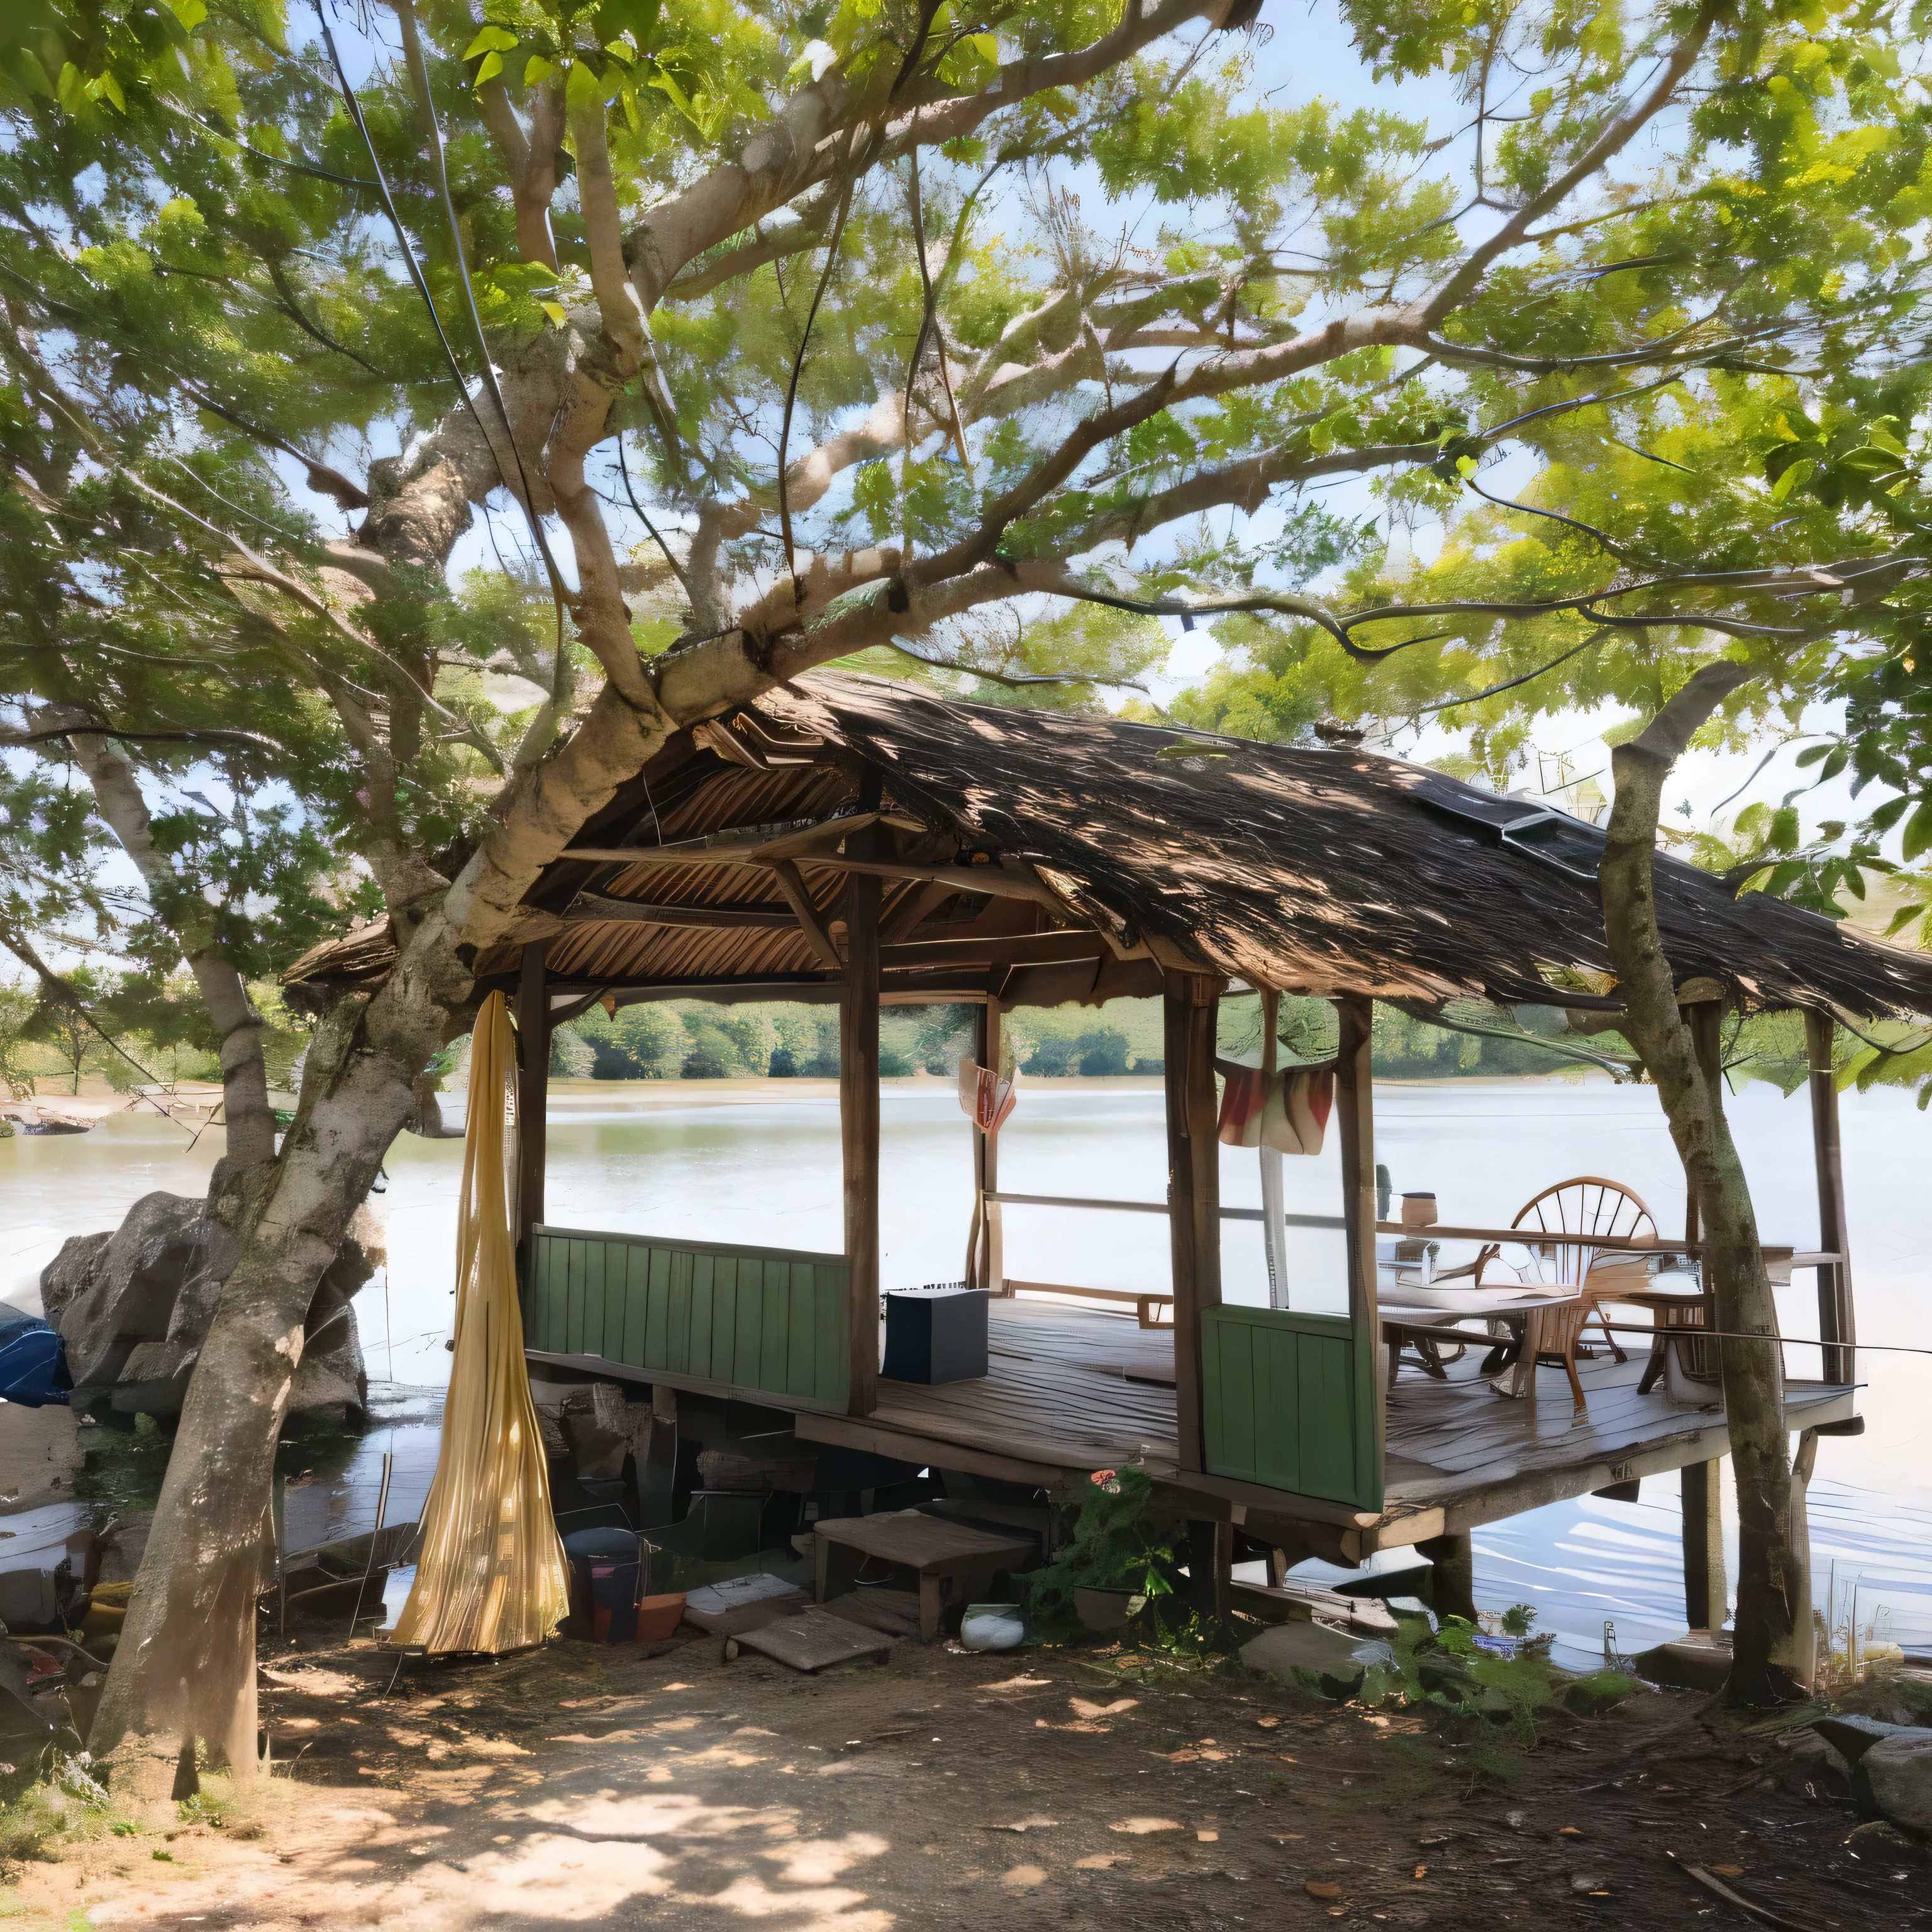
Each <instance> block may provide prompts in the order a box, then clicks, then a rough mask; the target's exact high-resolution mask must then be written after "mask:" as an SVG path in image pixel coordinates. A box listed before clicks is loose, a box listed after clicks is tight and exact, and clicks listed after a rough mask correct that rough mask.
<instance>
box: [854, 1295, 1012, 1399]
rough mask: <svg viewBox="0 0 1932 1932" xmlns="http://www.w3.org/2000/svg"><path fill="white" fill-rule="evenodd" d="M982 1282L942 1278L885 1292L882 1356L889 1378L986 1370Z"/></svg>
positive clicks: (956, 1378) (956, 1377)
mask: <svg viewBox="0 0 1932 1932" xmlns="http://www.w3.org/2000/svg"><path fill="white" fill-rule="evenodd" d="M988 1299H989V1297H988V1295H987V1292H986V1289H983V1288H967V1287H965V1286H963V1285H959V1284H954V1283H948V1284H946V1285H944V1286H941V1287H938V1288H903V1289H892V1291H891V1292H889V1294H888V1295H886V1361H885V1366H884V1367H883V1368H882V1369H881V1370H880V1371H879V1373H880V1374H881V1375H882V1376H884V1377H885V1378H886V1380H887V1381H889V1382H928V1383H931V1382H968V1381H971V1379H973V1378H974V1377H975V1376H983V1375H984V1374H985V1373H986V1303H987V1301H988Z"/></svg>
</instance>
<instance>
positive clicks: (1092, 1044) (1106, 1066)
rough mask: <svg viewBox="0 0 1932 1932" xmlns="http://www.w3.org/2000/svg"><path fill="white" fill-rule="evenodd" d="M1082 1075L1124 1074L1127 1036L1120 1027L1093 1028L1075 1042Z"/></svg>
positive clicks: (1125, 1069)
mask: <svg viewBox="0 0 1932 1932" xmlns="http://www.w3.org/2000/svg"><path fill="white" fill-rule="evenodd" d="M1073 1046H1074V1051H1075V1052H1076V1053H1078V1054H1079V1056H1080V1070H1081V1072H1082V1073H1097V1074H1107V1073H1126V1071H1127V1035H1126V1034H1124V1033H1123V1032H1121V1030H1120V1028H1118V1027H1092V1028H1089V1029H1088V1031H1086V1032H1085V1033H1083V1034H1082V1035H1081V1036H1080V1037H1079V1039H1078V1040H1076V1041H1075V1042H1074V1043H1073Z"/></svg>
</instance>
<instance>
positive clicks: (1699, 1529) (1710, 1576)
mask: <svg viewBox="0 0 1932 1932" xmlns="http://www.w3.org/2000/svg"><path fill="white" fill-rule="evenodd" d="M1723 1471H1724V1463H1723V1461H1722V1460H1718V1461H1716V1462H1714V1463H1686V1464H1685V1466H1684V1467H1683V1468H1682V1469H1680V1470H1679V1472H1678V1479H1679V1482H1680V1483H1681V1484H1682V1487H1683V1492H1684V1617H1685V1622H1687V1623H1688V1625H1690V1627H1691V1629H1693V1630H1722V1629H1723V1628H1724V1613H1725V1610H1726V1609H1727V1607H1728V1606H1729V1604H1730V1583H1729V1582H1728V1581H1727V1579H1726V1577H1725V1575H1724V1487H1723V1484H1722V1483H1721V1481H1720V1480H1719V1478H1721V1475H1722V1474H1723Z"/></svg>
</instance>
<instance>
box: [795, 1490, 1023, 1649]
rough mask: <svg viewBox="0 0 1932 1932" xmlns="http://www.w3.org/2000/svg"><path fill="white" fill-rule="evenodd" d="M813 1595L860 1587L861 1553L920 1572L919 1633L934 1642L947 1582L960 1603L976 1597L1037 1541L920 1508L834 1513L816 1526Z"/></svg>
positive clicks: (837, 1594) (827, 1598) (840, 1593)
mask: <svg viewBox="0 0 1932 1932" xmlns="http://www.w3.org/2000/svg"><path fill="white" fill-rule="evenodd" d="M816 1529H817V1535H816V1538H815V1541H816V1544H817V1559H818V1601H820V1603H821V1604H823V1603H827V1602H829V1601H831V1599H832V1598H835V1597H842V1596H844V1595H847V1593H848V1592H850V1591H852V1590H854V1589H857V1588H858V1587H859V1582H858V1577H859V1571H860V1569H861V1568H863V1566H864V1564H865V1559H866V1558H868V1556H870V1557H875V1558H877V1559H878V1560H879V1561H880V1562H883V1563H894V1564H898V1565H901V1567H902V1568H905V1569H907V1570H910V1571H913V1573H914V1574H916V1576H917V1577H918V1578H919V1641H920V1642H921V1643H932V1642H933V1641H934V1640H935V1639H936V1638H937V1637H938V1635H939V1632H940V1625H941V1619H942V1618H943V1616H944V1613H945V1608H946V1603H947V1595H948V1594H949V1593H948V1591H947V1586H948V1585H949V1584H962V1585H964V1586H965V1588H964V1589H960V1590H959V1591H957V1592H953V1594H954V1595H956V1596H957V1598H958V1600H959V1602H961V1603H962V1604H968V1603H972V1602H975V1601H978V1600H979V1598H981V1597H983V1596H984V1595H985V1594H986V1592H987V1591H988V1590H989V1589H991V1588H992V1583H993V1578H994V1577H995V1574H997V1573H998V1571H1001V1570H1010V1569H1013V1568H1016V1567H1018V1566H1020V1565H1031V1564H1033V1563H1034V1562H1036V1561H1037V1559H1038V1556H1039V1553H1040V1546H1039V1544H1037V1542H1035V1541H1034V1539H1033V1538H1031V1537H1030V1536H1028V1537H1013V1536H998V1535H994V1534H993V1533H992V1532H991V1531H989V1530H984V1529H973V1528H971V1527H970V1526H968V1525H967V1524H965V1523H947V1522H945V1521H944V1520H942V1519H941V1518H940V1517H931V1516H926V1515H923V1514H921V1513H920V1512H919V1511H917V1510H902V1511H897V1512H895V1513H894V1514H889V1515H884V1516H841V1517H832V1518H831V1519H830V1520H829V1521H828V1522H825V1523H820V1524H818V1525H817V1526H816ZM976 1593H977V1594H976Z"/></svg>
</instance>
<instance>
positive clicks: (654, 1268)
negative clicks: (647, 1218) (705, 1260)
mask: <svg viewBox="0 0 1932 1932" xmlns="http://www.w3.org/2000/svg"><path fill="white" fill-rule="evenodd" d="M645 1253H647V1254H648V1255H649V1256H650V1258H651V1268H650V1288H649V1293H648V1294H647V1295H646V1298H645V1307H644V1352H643V1355H642V1357H641V1358H640V1359H639V1361H638V1364H637V1366H638V1367H640V1368H645V1367H664V1368H668V1367H670V1250H669V1249H668V1248H647V1249H646V1250H645Z"/></svg>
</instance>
